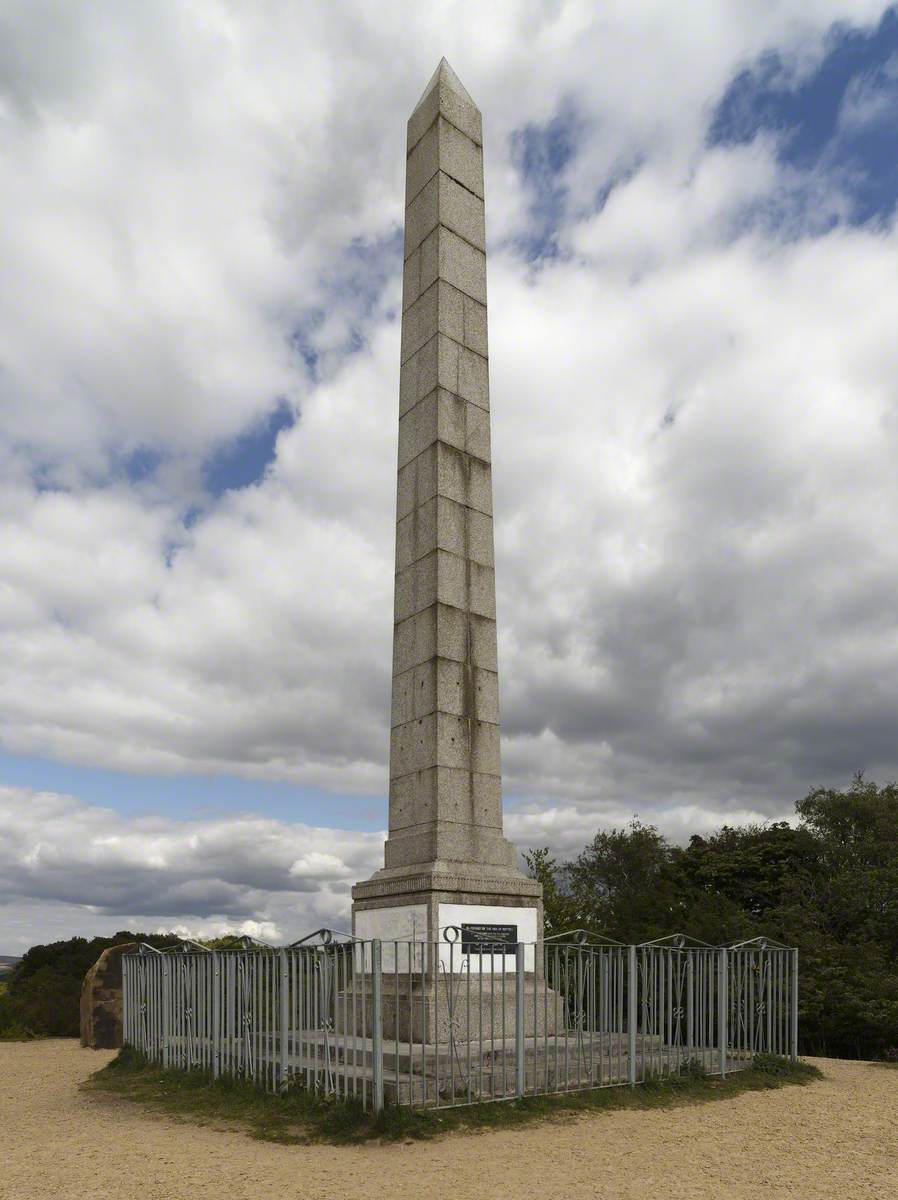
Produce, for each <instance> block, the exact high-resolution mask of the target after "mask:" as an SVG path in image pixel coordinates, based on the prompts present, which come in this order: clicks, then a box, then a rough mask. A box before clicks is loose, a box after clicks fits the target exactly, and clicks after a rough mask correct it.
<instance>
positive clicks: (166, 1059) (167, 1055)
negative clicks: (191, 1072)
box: [162, 955, 171, 1067]
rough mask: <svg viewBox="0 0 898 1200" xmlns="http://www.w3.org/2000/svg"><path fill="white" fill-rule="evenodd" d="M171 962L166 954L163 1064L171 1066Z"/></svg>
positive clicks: (163, 966) (163, 988)
mask: <svg viewBox="0 0 898 1200" xmlns="http://www.w3.org/2000/svg"><path fill="white" fill-rule="evenodd" d="M170 1042H171V963H170V960H169V958H168V955H166V957H165V958H163V960H162V1065H163V1067H170V1066H171V1048H170V1045H169V1043H170Z"/></svg>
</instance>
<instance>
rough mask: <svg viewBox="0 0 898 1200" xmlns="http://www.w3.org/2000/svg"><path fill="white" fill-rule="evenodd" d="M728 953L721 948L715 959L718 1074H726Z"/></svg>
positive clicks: (724, 947)
mask: <svg viewBox="0 0 898 1200" xmlns="http://www.w3.org/2000/svg"><path fill="white" fill-rule="evenodd" d="M728 966H729V953H728V952H727V948H726V946H721V948H720V950H719V951H718V959H717V1037H718V1041H719V1043H720V1045H719V1049H720V1074H721V1075H722V1076H724V1075H726V1073H727V1041H728V1034H727V968H728Z"/></svg>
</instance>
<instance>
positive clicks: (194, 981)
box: [122, 59, 798, 1109]
mask: <svg viewBox="0 0 898 1200" xmlns="http://www.w3.org/2000/svg"><path fill="white" fill-rule="evenodd" d="M484 193H485V189H484V171H483V135H482V122H481V114H480V111H479V109H478V108H477V105H476V104H475V103H474V101H473V100H472V99H471V97H470V96H469V95H468V93H467V91H466V90H465V88H464V86H463V85H462V83H461V82H460V81H459V79H458V77H457V76H456V74H455V72H454V71H453V70H452V68H451V67H450V66H449V64H448V63H447V62H446V60H445V59H443V60H442V61H441V62H440V64H439V66H438V67H437V70H436V72H435V73H434V75H433V77H432V78H431V80H430V82H429V83H428V85H427V87H426V89H425V91H424V94H423V96H422V97H421V99H420V100H419V102H418V104H417V105H416V106H415V108H414V110H413V112H412V114H411V117H410V118H409V121H408V130H407V142H406V196H405V201H406V203H405V246H404V273H403V299H402V333H401V354H400V360H401V361H400V372H399V375H400V379H399V418H398V424H399V433H398V477H397V499H396V557H395V592H394V614H393V618H394V625H393V668H392V679H393V683H392V705H391V721H390V769H389V835H388V838H387V841H386V844H385V848H384V866H383V868H382V869H381V870H379V871H377V873H376V874H375V875H374V876H373V877H372V878H370V879H367V880H363V881H360V882H358V883H357V884H356V885H355V887H354V888H353V889H352V901H353V903H352V930H351V933H350V932H348V931H345V932H335V931H333V930H318V931H316V932H315V933H313V934H310V935H309V936H307V937H305V938H300V939H299V940H298V941H296V942H294V943H292V944H291V945H289V946H285V947H281V948H278V947H273V946H266V945H263V944H262V943H258V942H256V943H253V942H252V941H251V940H250V939H246V941H245V944H244V945H243V946H242V948H239V949H235V950H233V951H210V950H208V949H207V948H205V947H203V946H199V945H192V944H186V945H182V946H180V947H178V948H177V949H174V950H172V951H167V952H163V953H160V952H159V951H156V950H153V949H152V948H150V947H140V948H139V949H138V951H136V952H134V953H130V954H126V955H124V956H123V959H122V966H123V989H124V1038H125V1040H126V1041H127V1042H129V1043H131V1044H133V1045H135V1046H137V1047H138V1048H140V1049H141V1050H143V1051H145V1052H146V1053H147V1054H148V1055H149V1056H150V1057H151V1058H153V1059H154V1060H157V1061H160V1062H162V1063H164V1064H166V1065H168V1066H177V1067H185V1068H186V1067H189V1068H197V1067H199V1068H203V1069H206V1070H208V1071H209V1072H210V1073H211V1074H212V1075H219V1074H228V1073H230V1074H235V1075H239V1076H243V1077H249V1078H252V1079H254V1080H256V1081H257V1082H258V1083H259V1084H261V1085H264V1086H267V1087H270V1088H271V1089H273V1090H278V1089H284V1088H288V1087H293V1086H299V1087H306V1088H313V1089H315V1090H316V1091H318V1092H321V1093H324V1094H327V1095H334V1096H337V1097H349V1096H353V1097H357V1098H359V1099H361V1100H362V1102H363V1103H364V1104H365V1105H367V1106H371V1107H373V1108H375V1109H378V1108H380V1107H382V1106H383V1105H384V1103H385V1102H389V1101H393V1102H399V1103H405V1104H412V1105H416V1106H425V1105H426V1106H434V1105H451V1104H464V1103H471V1102H474V1101H478V1100H484V1099H489V1100H494V1099H505V1098H509V1099H513V1098H515V1097H518V1096H523V1095H527V1094H536V1093H544V1092H554V1091H569V1090H577V1089H585V1088H595V1087H603V1086H614V1085H628V1084H629V1085H635V1084H638V1083H639V1082H640V1081H641V1080H644V1079H645V1078H646V1077H647V1076H648V1075H649V1074H650V1073H651V1074H652V1076H657V1075H659V1074H662V1075H663V1074H665V1073H667V1074H670V1073H677V1072H680V1071H681V1070H682V1069H683V1068H684V1066H688V1065H689V1064H698V1066H699V1067H700V1068H701V1069H702V1070H704V1071H707V1072H709V1073H713V1072H718V1073H720V1074H726V1073H727V1072H729V1071H732V1070H736V1069H739V1068H740V1067H741V1066H744V1065H748V1064H749V1063H750V1062H751V1061H752V1059H753V1056H754V1055H755V1054H756V1053H758V1052H773V1053H778V1054H788V1055H791V1056H792V1057H793V1058H794V1057H797V970H798V967H797V954H796V952H795V951H794V950H792V949H790V948H788V947H785V946H780V945H778V944H776V943H773V942H768V941H765V940H763V939H754V940H753V941H751V942H745V943H738V944H733V945H728V946H708V945H705V944H704V943H700V942H697V941H695V940H692V939H690V938H689V937H687V936H686V935H684V934H680V933H674V934H671V936H670V937H667V938H662V939H660V940H658V941H656V942H653V943H646V944H643V945H640V946H626V945H622V944H620V943H619V942H616V941H614V940H613V939H612V938H609V937H607V936H604V935H603V933H602V932H601V931H584V930H571V931H567V932H565V933H561V934H556V935H554V937H552V938H545V937H544V932H543V913H542V894H541V888H540V885H539V884H538V883H537V882H536V881H534V880H533V879H530V878H528V877H527V876H526V875H525V874H524V873H523V872H522V870H521V869H520V866H519V863H518V852H517V849H516V848H515V847H514V846H513V845H512V844H511V843H510V842H509V841H508V840H507V839H506V838H505V837H504V835H503V824H502V772H501V761H500V744H499V686H498V682H499V677H498V657H497V639H496V586H495V564H494V556H493V504H492V479H491V454H490V395H489V365H488V364H489V356H488V343H487V287H486V236H485V203H484Z"/></svg>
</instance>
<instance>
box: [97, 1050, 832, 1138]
mask: <svg viewBox="0 0 898 1200" xmlns="http://www.w3.org/2000/svg"><path fill="white" fill-rule="evenodd" d="M820 1078H822V1076H821V1072H820V1071H819V1070H818V1069H817V1067H814V1066H811V1065H810V1064H809V1063H804V1062H798V1063H792V1062H790V1061H789V1060H788V1059H785V1058H783V1059H780V1058H776V1057H775V1056H773V1055H759V1056H757V1058H756V1059H755V1061H754V1064H753V1065H752V1067H751V1068H750V1069H747V1070H744V1071H738V1072H735V1073H734V1074H732V1075H728V1076H727V1077H726V1078H725V1079H721V1078H719V1077H718V1076H709V1075H704V1074H703V1073H702V1071H701V1069H700V1065H696V1064H688V1065H686V1069H685V1070H684V1071H683V1072H682V1073H681V1074H680V1075H677V1076H668V1077H665V1078H651V1079H649V1080H647V1081H646V1082H645V1083H643V1084H640V1085H639V1086H638V1087H635V1088H630V1087H606V1088H597V1089H595V1090H593V1091H588V1092H570V1093H567V1094H565V1095H552V1096H527V1097H525V1098H524V1099H522V1100H513V1101H501V1102H495V1103H486V1104H472V1105H467V1106H465V1107H460V1108H444V1109H439V1110H432V1109H431V1110H427V1111H415V1110H412V1109H408V1108H404V1107H400V1106H397V1105H395V1104H394V1105H389V1104H388V1105H387V1106H386V1108H385V1109H384V1110H383V1112H382V1113H380V1114H379V1115H378V1116H375V1115H374V1114H373V1113H371V1112H366V1111H365V1109H364V1108H363V1107H362V1105H361V1103H359V1102H357V1101H352V1100H349V1101H344V1100H339V1101H338V1100H334V1099H333V1098H324V1097H321V1096H318V1095H316V1094H314V1093H311V1092H306V1091H303V1090H301V1089H293V1090H291V1091H288V1092H286V1093H284V1094H282V1095H271V1094H270V1093H268V1092H263V1091H261V1090H260V1089H258V1088H256V1087H254V1086H253V1085H252V1084H251V1083H248V1082H246V1081H244V1080H238V1079H233V1078H229V1077H228V1078H225V1077H223V1078H220V1079H215V1080H213V1079H210V1078H209V1076H208V1075H207V1074H205V1073H203V1072H199V1071H170V1070H169V1071H167V1070H163V1069H162V1068H161V1067H159V1066H158V1065H157V1064H154V1063H151V1062H149V1061H148V1060H147V1059H146V1058H145V1057H144V1056H143V1055H142V1054H140V1053H138V1052H137V1051H135V1050H133V1049H131V1048H130V1047H125V1049H123V1050H122V1051H121V1052H120V1053H119V1055H118V1057H117V1058H115V1059H113V1060H112V1062H111V1063H109V1064H108V1066H106V1067H104V1068H103V1069H102V1070H100V1071H97V1072H96V1073H95V1074H94V1075H92V1076H91V1078H90V1079H89V1080H88V1081H87V1082H86V1083H85V1084H84V1085H83V1086H84V1087H85V1088H89V1089H91V1090H93V1091H97V1092H103V1093H106V1094H108V1095H113V1096H119V1097H123V1098H124V1099H127V1100H133V1101H138V1102H140V1103H142V1104H145V1105H147V1106H149V1107H151V1108H154V1109H158V1110H161V1111H163V1112H166V1113H168V1114H170V1115H173V1116H177V1117H182V1118H185V1119H191V1120H199V1121H202V1122H204V1123H209V1124H213V1125H219V1126H225V1127H227V1128H235V1129H240V1130H243V1131H244V1132H246V1133H248V1134H249V1135H250V1136H251V1137H255V1138H260V1139H262V1140H264V1141H271V1142H281V1143H287V1144H291V1143H292V1144H307V1143H309V1142H333V1143H337V1144H350V1143H358V1142H364V1141H367V1140H369V1139H372V1138H379V1139H382V1140H385V1141H399V1140H403V1139H405V1140H408V1139H420V1138H431V1137H435V1136H437V1135H440V1134H444V1133H449V1132H452V1131H455V1130H459V1131H475V1130H487V1129H509V1128H514V1127H516V1126H521V1125H526V1124H529V1123H531V1122H533V1121H537V1120H547V1119H560V1118H563V1117H565V1116H572V1115H576V1114H579V1113H588V1112H611V1111H614V1110H617V1109H622V1108H629V1109H650V1108H671V1107H675V1106H679V1105H683V1104H700V1103H703V1102H706V1101H711V1100H724V1099H727V1098H728V1097H730V1096H736V1095H739V1094H740V1093H741V1092H751V1091H759V1090H763V1089H766V1088H779V1087H783V1086H784V1085H786V1084H804V1083H810V1082H812V1081H813V1080H815V1079H820Z"/></svg>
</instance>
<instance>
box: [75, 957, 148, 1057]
mask: <svg viewBox="0 0 898 1200" xmlns="http://www.w3.org/2000/svg"><path fill="white" fill-rule="evenodd" d="M136 948H137V943H136V942H123V943H122V944H121V945H119V946H110V947H109V948H108V949H106V950H104V951H103V953H102V954H101V955H100V957H99V958H98V959H97V961H96V962H95V963H94V965H93V966H92V967H91V969H90V970H89V971H88V972H87V974H86V975H85V976H84V983H83V984H82V985H81V1045H82V1046H86V1047H89V1048H90V1049H91V1050H117V1049H119V1047H120V1046H121V1045H122V1003H123V1002H122V955H123V954H125V953H126V952H127V951H129V950H135V949H136Z"/></svg>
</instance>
